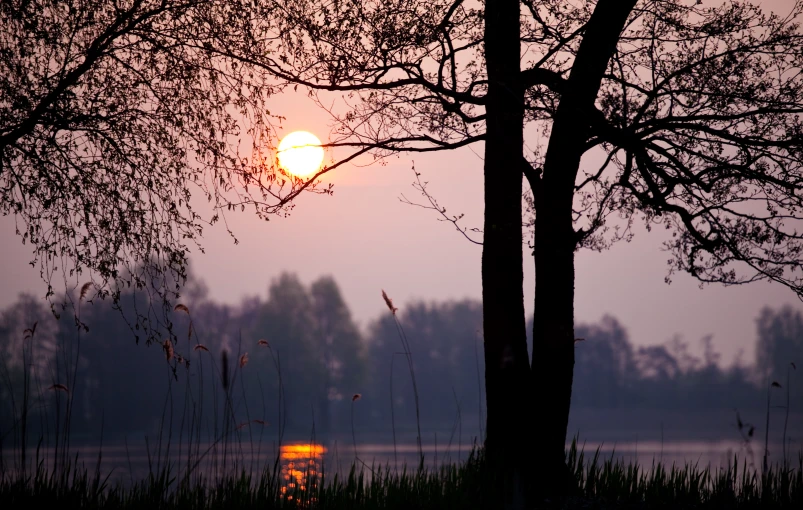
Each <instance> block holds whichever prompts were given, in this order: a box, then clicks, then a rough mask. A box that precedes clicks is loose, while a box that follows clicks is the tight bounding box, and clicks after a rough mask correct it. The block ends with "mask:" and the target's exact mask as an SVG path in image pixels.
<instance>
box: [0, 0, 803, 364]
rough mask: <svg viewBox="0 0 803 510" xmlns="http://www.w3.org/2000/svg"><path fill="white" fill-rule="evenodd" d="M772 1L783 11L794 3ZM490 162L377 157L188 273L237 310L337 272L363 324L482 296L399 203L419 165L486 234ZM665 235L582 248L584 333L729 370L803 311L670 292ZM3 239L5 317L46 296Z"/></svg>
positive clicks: (766, 300) (453, 254) (306, 103)
mask: <svg viewBox="0 0 803 510" xmlns="http://www.w3.org/2000/svg"><path fill="white" fill-rule="evenodd" d="M765 4H766V5H768V6H772V7H778V6H781V7H783V6H784V5H786V4H787V1H786V0H778V1H774V2H767V3H765ZM788 4H789V5H791V1H788ZM274 99H275V101H274V106H273V108H272V110H271V112H272V113H274V114H276V115H283V116H285V117H286V118H287V120H286V121H285V123H284V125H283V129H282V131H281V133H280V135H284V134H287V133H290V132H292V131H295V130H307V131H310V132H312V133H314V134H315V135H317V136H318V137H319V138H321V139H322V140H324V141H325V140H326V138H327V135H328V132H329V127H328V125H327V117H326V114H325V112H322V111H320V110H319V109H317V107H316V106H315V105H313V104H312V102H311V101H310V100H309V99H308V98H307V97H306V96H305V94H303V93H302V91H301V90H299V91H298V92H297V93H293V92H288V93H284V94H282V95H280V96H274ZM526 142H527V143H528V144H530V145H533V144H535V143H537V141H536V140H533V139H527V140H526ZM482 153H483V150H482V146H481V144H476V145H474V146H472V147H471V148H470V149H460V150H457V151H451V152H443V153H431V154H400V155H399V156H398V157H394V158H391V159H389V160H387V161H386V163H387V164H386V165H380V164H376V163H374V164H370V165H369V164H368V163H370V159H364V160H362V163H363V164H366V165H367V166H361V167H358V166H355V165H351V164H348V165H346V166H344V167H341V168H338V169H336V170H335V171H333V172H332V173H331V174H330V175H328V176H327V178H326V181H327V182H333V183H334V185H335V186H334V195H333V196H321V195H311V194H305V195H302V196H301V197H300V199H299V200H297V202H296V204H297V205H296V208H295V209H294V210H293V212H292V214H291V215H290V216H289V217H288V218H280V217H275V218H273V219H272V220H271V221H270V222H263V221H260V220H258V219H257V218H256V217H254V216H253V215H249V213H248V212H245V213H236V214H233V213H230V214H229V216H228V217H227V220H228V224H229V226H230V227H231V228H232V230H233V231H234V233H235V234H236V235H237V237H238V238H239V241H240V244H239V245H237V246H235V245H234V243H233V241H232V239H231V238H230V237H229V236H228V234H227V233H226V231H225V228H224V226H223V225H222V224H218V225H216V226H215V227H214V228H211V229H207V231H206V232H205V236H204V247H205V248H206V254H205V255H201V254H199V253H197V252H195V253H194V255H193V256H192V263H193V270H194V272H195V274H196V275H198V276H199V277H200V278H201V279H203V280H204V281H205V282H206V284H207V285H208V287H209V290H210V296H211V297H212V299H214V300H216V301H219V302H225V303H230V304H237V303H238V302H239V301H240V300H241V299H242V298H244V297H250V296H254V295H258V296H260V297H262V298H265V297H266V295H267V288H268V285H269V283H270V281H271V280H272V279H273V278H275V277H277V276H278V275H279V274H280V273H281V272H282V271H290V272H295V273H297V274H298V275H299V276H300V277H301V279H302V281H304V282H310V281H312V280H314V279H316V278H318V277H319V276H322V275H332V276H333V277H334V278H335V279H336V281H337V282H338V284H339V285H340V287H341V289H342V291H343V293H344V296H345V299H346V301H347V303H348V305H349V306H350V308H351V310H352V312H353V313H354V315H355V317H356V319H357V320H358V321H359V322H360V323H361V324H362V325H365V324H367V322H368V321H369V320H371V319H373V318H375V317H377V316H378V314H380V313H382V312H383V311H386V309H385V308H384V303H383V302H382V299H381V297H380V292H381V289H384V290H386V291H387V293H388V294H389V295H390V296H391V297H392V298H393V300H394V303H395V304H396V305H397V306H399V307H400V308H401V310H402V311H403V310H404V305H405V304H406V303H409V302H410V301H411V300H415V299H424V300H446V299H461V298H475V299H479V297H480V293H481V283H480V255H481V247H480V246H477V245H474V244H471V243H469V242H468V241H466V240H465V239H464V238H463V237H462V236H461V235H460V234H459V233H457V232H456V231H455V230H454V228H453V227H452V225H451V224H449V223H446V222H442V221H438V217H439V216H438V215H437V214H435V213H434V212H433V211H429V210H425V209H421V208H416V207H413V206H410V205H406V204H403V203H401V202H400V201H399V197H400V196H401V195H402V194H404V195H405V196H407V197H408V198H409V199H411V200H413V201H417V200H419V199H421V197H420V195H418V193H417V192H416V191H415V190H414V189H413V188H412V186H411V183H412V182H413V178H414V174H413V171H412V166H413V163H414V164H415V168H416V170H417V171H419V172H421V173H422V179H423V180H426V181H429V183H430V188H429V189H430V191H431V192H432V194H433V195H434V196H435V197H436V198H437V199H438V201H439V202H440V203H441V205H443V206H445V207H446V208H447V212H449V213H455V214H460V213H465V218H464V220H463V225H464V226H466V227H469V228H471V227H477V228H481V227H482V213H483V202H482V160H481V158H480V156H481V155H482ZM664 236H666V232H665V231H653V232H652V233H646V232H645V231H644V229H643V227H642V225H640V224H639V225H637V228H636V237H635V239H634V240H633V242H631V243H629V244H628V243H620V244H618V245H615V246H614V247H613V248H612V249H611V250H609V251H606V252H603V253H595V252H590V251H581V252H580V253H579V255H578V256H577V264H576V266H577V278H576V308H575V310H576V313H575V317H576V320H577V322H578V323H583V322H594V321H597V320H599V319H600V318H601V317H602V316H603V315H604V314H606V313H609V314H612V315H613V316H615V317H617V318H618V319H619V320H620V321H621V322H622V324H623V325H624V326H625V327H626V328H627V329H628V331H629V332H630V335H631V339H632V340H633V342H634V343H636V344H637V345H638V344H648V343H660V342H664V341H666V340H668V339H670V338H671V337H672V336H673V335H675V334H679V335H682V337H683V339H684V340H685V341H688V342H689V343H690V344H691V346H692V347H693V349H694V352H700V351H699V349H698V343H699V339H700V338H701V337H702V336H704V335H706V334H713V335H714V344H715V345H716V346H717V347H718V348H719V349H720V350H721V351H722V352H723V353H724V361H725V362H730V361H731V360H732V359H733V357H734V356H735V355H736V353H737V351H738V350H739V349H744V351H745V352H744V358H743V359H744V361H745V362H749V361H751V360H752V359H753V341H754V339H755V334H756V333H755V331H756V329H755V319H756V317H757V315H758V313H759V311H760V309H761V308H762V307H763V306H771V307H780V306H782V305H784V304H791V305H792V306H794V307H795V308H796V309H803V305H802V304H801V303H800V301H799V300H798V299H797V298H796V297H795V295H794V294H793V292H792V291H790V290H789V289H787V288H785V287H782V286H781V285H779V284H768V283H764V282H760V283H755V284H750V285H747V286H740V287H731V288H725V287H722V286H720V285H711V286H707V287H705V288H704V289H702V290H700V289H699V288H698V284H697V282H696V281H695V280H693V279H692V278H691V277H689V276H686V275H675V276H674V278H673V280H674V281H673V283H672V284H671V285H667V284H666V283H664V277H665V275H666V271H667V265H666V260H667V258H668V255H667V254H666V253H664V252H662V251H661V249H660V245H661V241H662V240H663V239H665V237H664ZM0 238H1V239H2V241H3V242H2V248H0V253H2V260H3V265H2V269H0V289H1V290H0V307H6V306H8V305H9V304H11V303H12V302H13V301H14V300H15V299H16V298H17V295H18V294H19V293H20V292H24V291H29V292H33V293H37V294H38V295H40V296H42V297H44V292H45V286H44V284H43V283H42V282H41V280H40V278H39V271H38V268H32V267H31V266H30V265H28V262H29V261H30V260H31V258H32V255H31V249H30V247H29V246H23V245H22V244H21V241H20V238H19V237H17V236H16V235H15V234H14V222H13V218H10V217H3V218H0ZM55 290H56V291H57V292H59V291H62V290H63V289H59V288H58V287H56V289H55ZM524 290H525V306H526V309H527V313H528V315H529V314H530V313H531V311H532V301H533V267H532V263H531V258H529V257H527V256H526V257H525V286H524Z"/></svg>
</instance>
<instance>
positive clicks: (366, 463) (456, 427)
mask: <svg viewBox="0 0 803 510" xmlns="http://www.w3.org/2000/svg"><path fill="white" fill-rule="evenodd" d="M136 299H139V298H137V297H135V296H134V295H125V296H123V302H122V305H123V307H124V310H130V309H131V307H132V305H133V304H134V303H135V302H136ZM182 304H185V306H186V310H185V309H183V308H181V309H177V310H176V311H174V312H173V314H172V315H171V316H170V320H171V321H172V322H173V333H174V334H175V337H174V338H173V341H172V342H171V343H170V349H167V348H166V346H165V345H163V344H160V343H154V344H151V345H145V341H144V340H141V341H140V343H139V344H137V343H136V342H135V341H134V333H132V331H131V330H130V329H129V328H128V326H127V325H126V322H125V321H124V320H123V317H121V316H120V315H119V313H118V312H116V311H114V310H112V309H111V308H110V306H109V304H108V303H106V302H102V301H98V302H94V303H88V304H85V305H84V306H83V308H82V310H81V313H82V315H81V318H82V321H84V322H85V323H86V324H87V325H88V327H89V331H83V330H82V331H80V332H79V331H77V330H76V328H75V324H74V322H73V320H72V317H70V316H69V314H63V317H62V319H61V320H58V321H57V320H55V319H54V318H53V316H52V314H51V313H50V311H49V310H47V309H45V308H44V307H42V305H41V304H40V303H39V301H38V300H36V299H35V298H33V297H25V296H23V297H22V298H21V299H20V300H18V301H17V302H16V303H15V304H14V305H12V306H10V307H8V308H6V309H5V310H3V311H2V313H0V356H2V362H3V365H2V370H3V372H2V374H0V375H2V377H0V382H1V383H2V384H0V388H1V389H0V411H1V412H0V433H2V436H0V437H1V438H2V442H1V444H0V446H2V458H3V462H4V463H5V464H6V466H11V465H13V463H14V462H16V461H17V460H18V459H19V448H21V447H22V442H21V439H22V436H21V433H20V430H19V425H20V417H21V411H22V402H24V401H25V395H24V391H23V390H24V387H25V384H24V381H25V378H26V377H27V378H28V383H27V384H28V390H27V392H28V394H27V399H28V416H27V428H28V435H27V447H26V449H27V451H28V452H29V453H28V454H27V459H28V460H27V461H26V462H29V463H32V462H34V461H35V459H36V455H37V453H36V448H37V446H38V447H39V458H40V459H45V464H46V465H51V463H52V462H53V458H54V456H55V446H56V445H55V442H56V439H57V432H56V423H57V422H58V423H62V422H63V421H64V419H65V416H66V411H65V410H66V409H67V404H68V402H69V399H70V398H72V405H73V408H72V412H71V418H70V420H71V426H70V437H71V439H70V450H71V452H73V453H78V455H79V461H81V462H84V463H86V465H87V466H88V467H90V468H91V469H94V467H95V466H96V464H97V462H98V453H99V451H100V453H101V464H100V465H101V471H103V472H104V476H105V474H109V473H111V475H110V476H112V477H113V478H119V480H120V481H121V482H125V483H127V482H129V481H130V480H139V479H143V477H146V476H147V475H148V473H150V472H153V471H155V470H158V469H159V468H160V467H162V466H164V465H165V463H166V462H170V463H171V466H172V469H174V470H175V474H178V475H180V474H181V473H186V470H187V469H189V470H190V471H191V472H192V473H193V474H195V475H198V474H202V475H204V476H210V477H215V476H219V475H220V474H221V473H222V472H223V470H224V465H225V468H226V470H230V469H232V468H236V469H238V470H241V469H244V470H246V471H247V472H253V473H258V472H260V470H261V469H262V468H264V467H266V466H269V467H272V466H273V463H274V462H275V461H276V459H277V456H278V458H279V467H280V469H281V472H282V477H284V479H285V482H286V483H301V478H299V472H300V471H301V470H300V466H302V465H303V466H304V467H305V468H307V469H309V468H312V469H315V470H316V471H321V472H328V473H335V472H337V473H341V474H347V471H348V469H349V468H350V466H351V465H352V463H354V462H356V463H357V466H358V467H360V466H362V467H363V468H364V469H365V470H366V471H367V472H370V471H371V470H372V469H377V467H378V466H387V467H390V468H391V469H397V468H401V467H402V466H405V465H406V466H407V467H408V468H411V467H417V466H418V465H419V463H420V461H421V457H420V454H423V457H424V465H425V466H431V467H435V466H438V465H441V464H444V463H447V464H448V463H454V462H457V461H460V460H465V459H466V458H467V456H468V455H469V453H470V451H471V449H472V447H474V445H475V444H476V445H480V444H481V443H482V437H483V433H484V426H485V423H484V412H485V400H484V398H485V396H484V364H483V346H482V338H481V331H482V322H481V318H482V313H481V305H480V303H479V302H476V301H472V300H464V301H452V302H442V303H423V302H421V303H414V304H412V305H410V306H407V307H405V308H404V309H403V310H400V311H399V312H397V313H398V315H397V316H396V317H394V315H392V314H391V313H390V312H389V311H388V312H387V313H385V314H383V315H381V316H379V317H377V318H376V320H375V321H373V322H372V323H371V324H370V325H369V327H368V328H367V332H366V331H363V330H361V329H360V328H358V327H357V326H356V325H355V323H354V321H353V319H352V315H351V313H350V311H349V309H348V307H347V306H346V304H345V302H344V300H343V298H342V296H341V293H340V290H339V287H338V285H337V283H336V282H335V280H334V279H332V278H321V279H319V280H317V281H315V282H313V283H312V284H311V285H309V286H305V285H303V284H301V283H300V281H299V280H298V279H297V278H296V277H295V276H294V275H292V274H284V275H283V276H282V277H281V278H279V279H277V280H275V281H274V282H273V283H272V284H271V286H270V290H269V295H268V298H267V300H262V299H253V300H251V301H247V302H244V303H243V304H242V306H240V307H232V306H227V305H220V304H217V303H215V302H214V300H212V299H210V297H209V296H208V295H207V294H206V292H205V290H204V286H203V285H202V283H201V282H199V281H197V280H194V281H191V282H190V285H189V286H188V287H187V292H186V299H185V300H184V301H183V302H182ZM396 318H398V320H399V324H400V325H401V326H402V327H403V329H402V331H403V335H404V342H403V341H402V338H400V336H399V335H400V332H399V331H400V330H399V329H397V325H396V323H395V319H396ZM34 323H35V324H36V325H37V326H36V329H35V333H34V334H33V337H32V338H30V337H26V335H23V331H24V330H25V329H28V328H31V326H32V325H33V324H34ZM531 328H532V324H531V323H530V324H529V326H528V329H530V330H531ZM155 333H156V334H157V335H159V336H157V338H168V332H167V331H165V330H158V331H156V332H155ZM140 334H143V333H142V332H140ZM576 336H577V337H578V338H584V341H582V342H578V343H577V347H576V365H575V380H574V389H573V400H572V411H571V414H570V421H569V428H568V436H569V441H571V439H572V438H573V437H577V438H578V440H579V447H580V448H582V449H583V451H584V455H585V459H586V461H589V460H590V459H591V458H592V457H593V456H594V454H595V452H596V451H597V449H598V448H599V455H600V459H604V460H607V459H611V458H613V459H617V460H621V461H624V462H634V461H637V462H638V463H639V464H641V465H642V466H644V467H649V466H650V465H651V464H652V462H653V461H656V462H663V463H666V464H669V465H671V464H675V465H678V466H682V465H684V464H686V463H693V464H697V465H699V466H700V467H708V466H711V467H712V468H716V469H719V468H721V467H724V466H728V465H730V466H732V465H733V462H734V458H735V459H736V461H737V462H738V463H739V466H740V468H741V466H742V465H743V463H744V465H747V466H750V467H756V466H760V465H761V460H762V458H763V455H764V437H765V432H766V430H767V429H766V426H765V425H766V419H767V412H768V405H769V419H770V428H769V433H768V435H767V436H768V437H767V438H768V443H769V444H768V446H769V460H770V463H781V462H782V461H783V452H784V444H783V439H782V438H784V437H785V439H786V445H785V446H786V448H785V450H786V454H787V457H788V458H789V459H790V460H794V459H796V458H797V457H796V456H797V455H798V453H799V452H803V433H802V432H801V431H803V413H801V410H803V391H802V390H803V378H802V377H801V372H803V371H797V370H795V369H792V368H791V363H796V365H797V366H803V363H801V360H800V357H801V353H803V318H801V315H800V313H794V312H793V311H791V310H790V309H781V310H771V309H766V310H764V311H763V312H762V315H761V316H760V317H758V318H757V329H756V332H755V337H756V343H755V359H756V360H757V361H756V363H755V364H750V365H748V364H744V363H736V364H733V365H727V366H726V365H723V364H722V363H721V361H720V356H719V353H718V352H716V351H715V350H714V348H713V346H712V343H711V341H710V338H703V339H701V340H700V344H701V347H702V349H701V350H702V352H703V356H702V357H696V356H694V355H692V354H691V349H690V348H689V345H688V344H687V343H684V342H683V341H681V340H680V339H677V338H676V339H673V340H672V341H669V342H667V343H665V344H663V345H657V346H650V347H636V344H635V343H634V342H633V341H632V340H631V339H630V337H629V335H628V332H627V328H626V325H625V324H621V323H620V322H619V321H618V320H617V319H615V318H614V317H611V316H607V317H605V318H603V319H602V320H601V321H600V322H598V323H594V324H578V325H577V328H576ZM142 338H143V339H144V338H145V337H144V334H143V336H142ZM530 348H532V347H531V346H530ZM407 349H409V350H407ZM224 352H225V353H226V356H225V361H224V356H222V354H223V353H224ZM408 353H409V360H410V361H411V363H408ZM76 363H77V365H76ZM224 363H225V367H226V368H225V369H224V365H223V364H224ZM25 367H27V371H26V369H25ZM76 367H77V370H76V371H75V372H73V370H74V369H75V368H76ZM224 374H225V376H224ZM413 377H415V380H416V385H417V388H418V395H417V396H418V399H416V394H415V392H414V391H413V384H412V380H413ZM224 379H225V381H226V383H225V384H224V383H223V381H224ZM772 381H775V382H778V385H779V387H771V388H770V387H769V383H770V382H772ZM56 384H64V385H65V386H66V388H67V390H66V391H62V390H57V389H55V386H54V385H56ZM768 389H769V392H768ZM768 398H769V400H770V401H769V402H768ZM416 402H417V404H416ZM521 405H523V406H528V405H534V404H533V403H532V402H527V401H522V402H521ZM787 409H788V413H787ZM533 411H534V412H533V413H532V415H533V423H532V431H533V432H532V435H531V436H530V437H526V438H522V441H533V442H535V443H536V444H537V442H538V441H539V437H538V420H539V419H541V414H540V411H539V409H538V408H535V409H534V410H533ZM417 416H420V418H417ZM419 427H420V430H421V440H420V443H421V447H420V450H419V446H418V440H417V433H418V432H417V431H418V429H419ZM61 433H63V430H62V431H61V432H59V434H61ZM101 435H102V442H101ZM146 438H147V440H146ZM40 440H41V444H40V443H39V441H40ZM61 441H62V442H61V445H62V446H61V448H63V439H62V440H61ZM305 445H306V446H305ZM310 445H319V446H320V450H316V448H318V446H314V448H312V449H310ZM568 446H569V444H567V448H568ZM190 447H191V448H192V450H191V451H192V456H193V457H192V458H188V453H189V452H190V450H189V448H190ZM281 447H284V448H291V449H292V448H296V449H297V450H296V451H295V453H292V452H290V451H285V452H282V450H281ZM304 448H306V449H307V450H306V451H307V453H304ZM313 450H314V451H315V452H317V453H315V454H314V455H313V454H311V453H309V452H311V451H313ZM302 457H303V458H302ZM533 461H534V462H537V459H533ZM344 471H345V472H346V473H343V472H344Z"/></svg>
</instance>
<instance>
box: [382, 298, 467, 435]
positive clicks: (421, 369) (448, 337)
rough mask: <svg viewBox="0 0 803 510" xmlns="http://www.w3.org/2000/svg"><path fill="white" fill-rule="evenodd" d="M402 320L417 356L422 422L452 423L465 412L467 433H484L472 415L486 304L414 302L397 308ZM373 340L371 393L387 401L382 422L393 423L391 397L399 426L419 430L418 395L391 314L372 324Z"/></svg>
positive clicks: (409, 341) (417, 379)
mask: <svg viewBox="0 0 803 510" xmlns="http://www.w3.org/2000/svg"><path fill="white" fill-rule="evenodd" d="M398 319H399V322H400V323H401V325H402V328H403V331H404V333H405V335H406V338H407V343H408V345H409V348H410V352H411V356H412V359H413V366H414V370H415V377H416V383H417V387H418V390H419V405H420V412H421V422H422V427H423V426H433V425H440V426H449V427H450V426H452V425H453V424H454V423H455V420H456V418H457V416H458V411H460V414H461V416H462V418H463V422H464V425H463V427H464V430H466V432H467V434H466V437H470V434H468V431H469V430H477V432H479V430H478V428H477V427H476V426H475V424H476V422H475V421H473V420H472V421H470V422H469V421H468V416H472V415H473V416H476V415H477V414H478V413H479V408H478V407H479V406H478V401H479V399H480V395H479V394H478V393H479V392H478V390H479V388H478V385H479V384H481V382H482V381H481V380H480V381H478V380H477V377H478V374H477V371H476V369H475V367H477V365H478V363H479V365H480V366H481V364H482V360H481V359H477V351H476V345H477V344H476V342H477V341H478V334H479V331H480V330H481V328H482V305H481V304H480V303H479V302H476V301H472V300H462V301H447V302H443V303H424V302H414V303H410V304H409V305H408V306H406V307H405V308H404V310H403V311H399V312H398ZM368 345H369V349H370V351H369V352H370V356H369V357H370V359H371V361H372V377H373V385H372V392H371V395H372V396H375V398H376V399H377V402H378V403H379V402H381V403H382V404H381V407H380V408H379V410H378V411H379V412H378V414H379V416H381V417H382V418H384V419H383V423H386V424H389V423H390V419H391V416H390V415H391V409H390V406H389V405H385V404H384V403H385V402H387V403H391V402H392V404H393V406H394V408H393V413H394V415H395V419H396V426H397V427H399V428H406V429H407V430H414V428H413V427H415V419H416V416H415V402H414V398H415V396H414V394H413V388H412V383H411V379H410V378H411V376H410V372H409V369H408V367H407V364H406V360H405V358H404V356H403V355H402V353H403V352H404V350H405V349H404V345H403V344H402V342H401V339H400V338H399V331H398V330H397V328H396V324H395V321H394V318H393V317H392V316H390V315H389V314H387V315H385V316H383V317H381V318H380V319H379V320H377V321H376V322H374V323H373V324H372V325H371V326H370V332H369V335H368ZM391 375H392V376H393V382H392V384H393V395H392V400H391V394H390V385H391ZM479 429H480V430H481V429H482V426H480V427H479ZM475 435H476V434H475Z"/></svg>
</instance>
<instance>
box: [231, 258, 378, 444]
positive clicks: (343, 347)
mask: <svg viewBox="0 0 803 510" xmlns="http://www.w3.org/2000/svg"><path fill="white" fill-rule="evenodd" d="M250 336H251V338H248V339H247V341H248V342H249V346H248V347H247V348H244V349H243V350H247V351H248V352H249V353H251V354H250V358H251V360H252V362H253V363H258V364H259V365H260V366H261V367H264V368H261V369H260V370H261V373H262V375H261V378H262V381H263V384H265V388H266V391H269V393H268V397H269V398H270V400H271V401H272V402H274V403H275V402H277V397H278V396H279V391H283V396H282V398H283V409H282V413H283V414H284V413H285V411H286V414H284V418H283V420H284V419H286V420H287V427H288V428H289V429H292V430H295V431H300V430H304V431H306V432H309V430H310V429H311V427H312V426H313V425H316V429H317V430H318V431H319V432H321V429H320V427H321V425H322V424H324V426H328V425H332V426H333V425H334V424H333V423H331V422H329V423H328V424H327V423H326V422H327V421H328V420H329V419H330V418H334V417H335V416H338V415H339V416H340V417H341V419H342V418H345V417H346V413H343V412H340V413H337V412H334V411H333V409H334V408H336V407H339V408H340V409H344V408H345V407H347V404H348V403H350V402H351V396H352V395H353V394H354V393H362V391H361V390H362V388H361V386H362V385H363V384H364V382H365V378H364V374H365V371H366V369H365V365H364V363H365V362H366V361H365V359H364V356H363V354H364V353H363V343H362V338H361V335H360V333H359V330H358V329H357V327H356V326H355V325H354V323H353V322H352V320H351V316H350V313H349V311H348V309H347V308H346V306H345V303H344V302H343V300H342V297H341V295H340V290H339V289H338V287H337V285H336V284H335V282H334V281H333V280H332V279H330V278H321V279H320V280H318V281H316V282H314V283H313V285H312V287H311V288H309V289H308V288H307V287H305V286H304V285H303V284H302V283H301V281H300V280H299V279H298V277H297V276H296V275H294V274H290V273H282V274H281V275H280V276H279V277H278V278H277V279H276V280H274V281H273V282H272V283H271V285H270V289H269V298H268V301H267V302H266V303H264V304H263V305H262V306H261V308H260V309H259V310H258V312H257V318H256V320H255V321H254V327H253V329H252V330H251V334H250ZM260 339H264V340H265V341H266V342H268V344H269V347H268V346H266V345H262V346H260V345H258V341H259V340H260ZM274 363H277V364H280V368H281V385H282V386H281V387H280V386H279V384H278V375H279V374H278V373H277V371H276V369H277V367H276V366H275V365H274ZM245 373H247V371H246V372H245ZM247 377H249V378H250V380H251V387H252V388H253V387H254V386H256V384H254V383H255V382H256V381H255V379H256V375H255V373H248V374H247ZM313 413H314V416H313ZM313 418H314V421H313ZM319 418H323V420H324V421H323V422H320V423H319V422H318V420H319ZM341 424H342V423H341ZM282 426H284V425H282ZM323 432H328V431H323Z"/></svg>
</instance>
